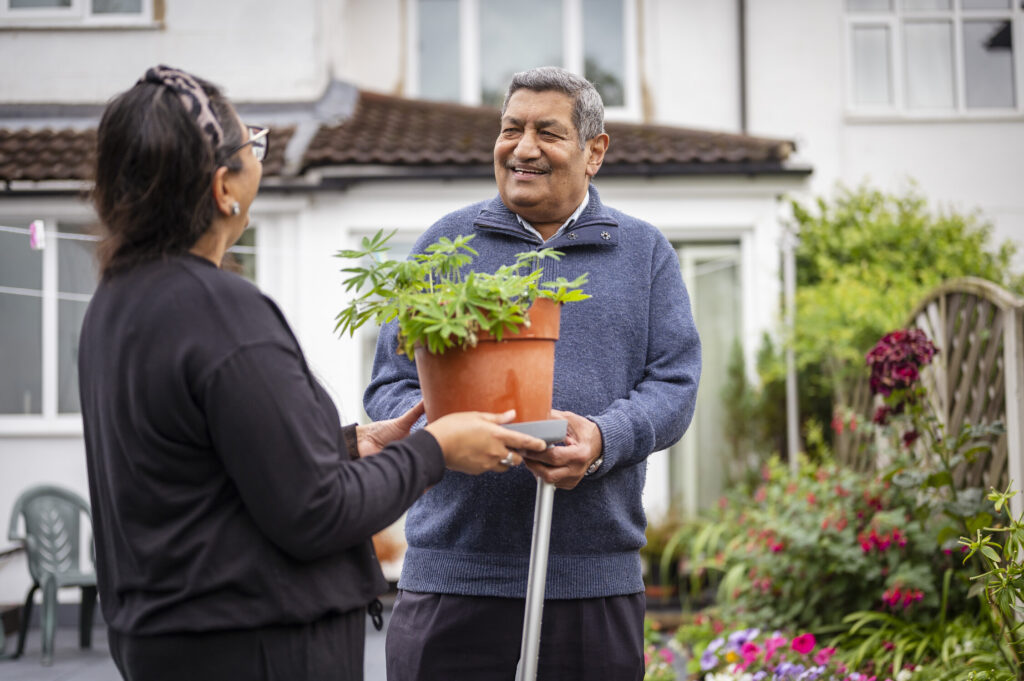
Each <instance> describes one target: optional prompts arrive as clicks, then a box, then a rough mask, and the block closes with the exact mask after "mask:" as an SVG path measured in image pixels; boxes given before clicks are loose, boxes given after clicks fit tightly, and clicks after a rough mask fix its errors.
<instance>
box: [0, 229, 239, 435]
mask: <svg viewBox="0 0 1024 681" xmlns="http://www.w3.org/2000/svg"><path fill="white" fill-rule="evenodd" d="M0 223H2V224H3V226H0V319H2V320H3V324H0V358H2V361H0V425H2V424H3V423H4V422H7V423H10V420H11V419H12V418H20V417H30V418H32V419H35V420H43V421H45V422H48V423H53V422H54V421H59V420H61V419H66V418H69V417H73V416H76V415H77V414H79V413H80V405H79V399H78V339H79V333H80V330H81V327H82V320H83V319H84V317H85V311H86V308H87V307H88V305H89V301H90V300H91V298H92V294H93V292H94V291H95V289H96V283H97V281H98V276H99V272H98V267H97V262H96V242H97V237H96V236H94V235H93V234H92V233H91V231H92V230H91V227H89V226H87V225H86V224H85V223H74V222H64V221H55V220H47V221H44V224H45V226H46V236H45V247H44V248H43V249H42V250H33V249H32V248H31V247H30V231H29V223H28V221H24V222H18V221H8V220H0ZM229 257H230V261H229V258H228V257H226V258H225V260H226V261H229V262H226V263H225V268H226V269H232V270H234V271H236V272H238V273H239V274H241V275H242V276H244V277H246V278H247V279H250V280H253V279H254V278H255V276H256V233H255V231H254V229H253V228H249V229H247V230H246V231H245V233H244V234H243V236H242V238H241V239H240V240H239V242H238V244H237V245H235V246H234V247H232V248H231V250H230V251H229ZM72 420H76V419H72Z"/></svg>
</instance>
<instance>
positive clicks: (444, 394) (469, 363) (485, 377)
mask: <svg viewBox="0 0 1024 681" xmlns="http://www.w3.org/2000/svg"><path fill="white" fill-rule="evenodd" d="M527 314H528V315H529V318H530V326H529V327H525V326H524V327H520V329H519V332H518V333H515V334H506V335H505V336H504V337H503V338H502V340H501V341H500V342H498V341H496V340H495V339H494V338H493V337H492V336H490V335H489V334H481V335H480V338H479V340H478V341H477V344H476V347H474V348H468V349H463V350H449V351H448V352H445V353H443V354H440V355H435V354H432V353H430V352H428V351H427V349H426V348H419V347H418V348H416V369H417V371H418V372H419V377H420V388H421V389H422V390H423V402H424V406H425V407H426V410H427V421H433V420H435V419H438V418H440V417H442V416H444V415H445V414H451V413H453V412H457V411H489V412H502V411H506V410H508V409H515V410H516V418H515V420H516V422H519V423H522V422H525V421H543V420H545V419H547V418H548V416H549V412H550V411H551V391H552V386H553V385H554V376H555V341H556V340H558V322H559V319H560V316H561V308H560V306H559V305H558V304H557V303H554V302H552V301H551V300H549V299H547V298H538V299H537V300H535V301H534V302H533V305H532V306H531V307H530V309H529V311H528V313H527Z"/></svg>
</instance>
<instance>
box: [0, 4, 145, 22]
mask: <svg viewBox="0 0 1024 681" xmlns="http://www.w3.org/2000/svg"><path fill="white" fill-rule="evenodd" d="M152 22H153V0H0V25H13V26H53V27H61V26H124V25H128V26H130V25H149V24H151V23H152Z"/></svg>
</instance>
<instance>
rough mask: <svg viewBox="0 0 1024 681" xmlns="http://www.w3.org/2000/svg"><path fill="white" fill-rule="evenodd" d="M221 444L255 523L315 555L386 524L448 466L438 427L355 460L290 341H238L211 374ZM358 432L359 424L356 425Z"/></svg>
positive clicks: (210, 412) (296, 551) (208, 392)
mask: <svg viewBox="0 0 1024 681" xmlns="http://www.w3.org/2000/svg"><path fill="white" fill-rule="evenodd" d="M201 394H202V399H203V402H204V405H203V407H204V411H205V412H206V414H207V423H208V425H209V429H210V436H211V440H212V443H213V445H214V448H215V449H216V451H217V452H218V454H219V455H220V457H221V460H222V461H223V464H224V467H225V469H226V471H227V474H228V476H229V477H230V478H231V479H232V480H233V481H234V483H235V485H236V486H237V488H238V492H239V495H240V496H241V498H242V501H243V503H244V504H245V507H246V508H247V509H248V511H249V513H251V514H252V517H253V518H254V519H255V522H256V525H257V527H259V528H260V530H261V531H262V532H264V533H265V534H266V535H267V537H268V538H269V539H270V540H271V541H272V542H273V543H274V544H276V545H277V546H278V547H279V548H281V549H282V550H283V551H285V552H287V553H288V554H290V555H292V556H293V557H295V558H297V559H300V560H313V559H316V558H319V557H322V556H325V555H329V554H331V553H336V552H338V551H341V550H345V549H347V548H349V547H351V546H353V545H355V544H357V543H359V542H363V541H365V540H366V538H367V537H368V536H370V535H372V534H373V533H375V532H378V531H380V530H381V529H383V528H385V527H387V526H388V525H390V524H391V523H392V522H394V521H395V520H396V519H398V517H399V516H401V514H402V513H403V512H404V510H405V509H406V508H408V507H409V506H410V505H411V504H412V502H413V501H415V499H416V498H417V497H418V496H419V495H420V494H422V493H423V491H424V490H425V489H426V488H427V487H429V486H430V485H433V484H435V483H437V482H438V481H439V480H440V479H441V477H442V475H443V473H444V458H443V455H442V453H441V449H440V446H439V445H438V443H437V441H436V440H435V439H434V437H433V436H432V435H430V434H429V433H428V432H426V431H419V432H417V433H415V434H414V435H412V436H410V437H409V438H406V439H405V440H402V441H399V442H397V443H393V444H391V445H388V446H387V447H385V448H384V449H383V450H382V451H381V452H380V453H378V454H375V455H374V456H370V457H366V458H362V459H356V460H351V459H350V455H349V452H339V451H338V449H339V445H340V444H341V443H343V442H344V441H345V439H346V438H345V437H344V436H343V434H342V433H340V432H339V431H340V430H341V426H340V425H339V424H338V423H337V422H331V420H330V415H331V414H332V413H335V414H336V412H335V411H334V410H333V409H325V408H324V404H323V401H324V400H328V401H329V399H330V398H329V397H328V395H327V394H326V392H325V391H324V390H323V389H322V388H321V387H320V386H319V385H318V384H316V382H315V381H312V380H311V379H310V377H309V375H308V374H307V373H306V372H305V371H304V367H303V363H302V360H301V359H300V358H299V357H297V356H296V355H295V354H294V352H293V351H292V350H291V349H290V348H287V347H283V346H281V345H279V344H276V343H272V342H267V343H257V344H253V345H247V346H243V347H241V348H239V349H238V350H237V351H236V352H234V353H233V354H232V355H231V356H229V357H228V358H227V359H226V360H225V361H223V362H222V363H221V364H219V365H218V366H217V367H216V368H215V369H213V370H212V371H211V373H210V375H209V376H208V377H207V378H206V380H205V381H204V383H203V389H202V393H201ZM353 435H354V432H353Z"/></svg>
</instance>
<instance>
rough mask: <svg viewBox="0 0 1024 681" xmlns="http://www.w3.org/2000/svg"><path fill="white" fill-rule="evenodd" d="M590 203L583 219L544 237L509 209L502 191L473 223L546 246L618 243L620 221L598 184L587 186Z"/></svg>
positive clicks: (480, 227) (480, 228)
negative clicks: (603, 202) (599, 192)
mask: <svg viewBox="0 0 1024 681" xmlns="http://www.w3.org/2000/svg"><path fill="white" fill-rule="evenodd" d="M587 192H588V196H589V203H588V204H587V206H586V207H585V208H584V209H583V212H582V213H580V216H579V219H577V220H576V222H575V223H574V224H573V225H572V226H571V227H568V228H567V229H565V230H564V231H562V233H560V234H557V235H555V236H554V237H552V239H551V240H550V241H547V242H545V241H543V240H542V239H541V238H540V237H539V236H537V235H536V234H530V233H529V232H528V231H527V230H526V228H524V227H523V226H522V225H521V224H520V223H519V219H518V216H517V215H516V214H515V213H513V212H512V211H511V210H509V209H508V206H506V205H505V203H504V202H503V201H502V200H501V195H500V194H499V195H498V196H496V197H494V198H493V199H492V200H491V201H490V203H488V204H487V205H486V206H484V207H483V209H482V210H481V211H480V213H479V214H477V216H476V219H475V220H474V221H473V227H474V228H475V229H478V230H480V231H484V232H498V233H501V234H506V235H508V236H511V237H513V238H516V239H519V240H521V241H526V242H529V243H531V244H536V245H538V246H543V247H545V248H558V249H565V248H574V247H576V246H617V245H618V243H619V223H618V221H617V220H616V219H615V218H614V217H612V215H611V213H609V212H608V210H607V209H606V208H605V207H604V204H602V203H601V197H600V196H599V195H598V193H597V188H596V187H594V185H590V187H589V189H588V190H587Z"/></svg>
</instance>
